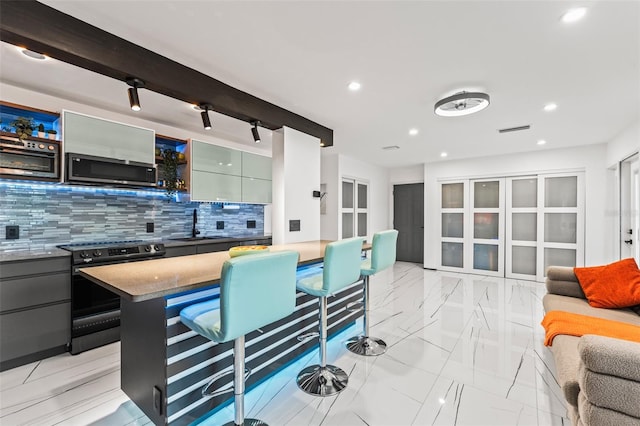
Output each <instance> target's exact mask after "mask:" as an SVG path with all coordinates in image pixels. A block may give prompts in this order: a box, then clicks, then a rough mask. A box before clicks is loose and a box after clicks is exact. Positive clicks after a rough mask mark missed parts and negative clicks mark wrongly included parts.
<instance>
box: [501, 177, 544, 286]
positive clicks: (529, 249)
mask: <svg viewBox="0 0 640 426" xmlns="http://www.w3.org/2000/svg"><path fill="white" fill-rule="evenodd" d="M506 194H507V200H506V217H505V220H506V239H505V245H506V249H505V251H506V253H505V276H506V277H507V278H516V279H525V280H536V279H537V270H538V267H537V259H538V255H537V246H538V244H537V241H538V178H537V176H524V177H517V178H516V177H514V178H508V179H507V180H506Z"/></svg>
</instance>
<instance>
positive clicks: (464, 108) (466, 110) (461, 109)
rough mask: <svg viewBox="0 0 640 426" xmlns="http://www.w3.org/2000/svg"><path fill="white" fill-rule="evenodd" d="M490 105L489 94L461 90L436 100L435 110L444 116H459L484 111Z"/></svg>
mask: <svg viewBox="0 0 640 426" xmlns="http://www.w3.org/2000/svg"><path fill="white" fill-rule="evenodd" d="M488 106H489V95H487V94H486V93H481V92H464V91H463V92H460V93H456V94H455V95H451V96H448V97H446V98H443V99H440V100H439V101H438V102H436V105H435V107H434V112H435V113H436V115H440V116H442V117H458V116H461V115H469V114H473V113H474V112H478V111H482V110H483V109H485V108H486V107H488Z"/></svg>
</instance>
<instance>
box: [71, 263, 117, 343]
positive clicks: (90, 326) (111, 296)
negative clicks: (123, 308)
mask: <svg viewBox="0 0 640 426" xmlns="http://www.w3.org/2000/svg"><path fill="white" fill-rule="evenodd" d="M71 319H72V322H73V324H72V330H71V336H72V337H78V336H85V335H88V334H91V333H96V332H99V331H102V330H106V329H109V328H113V327H117V326H119V325H120V296H118V295H117V294H115V293H113V292H111V291H109V290H107V289H106V288H104V287H102V286H100V285H98V284H95V283H93V282H91V281H89V280H88V279H86V278H85V277H83V276H81V275H80V274H78V273H77V272H76V273H74V274H73V275H72V286H71Z"/></svg>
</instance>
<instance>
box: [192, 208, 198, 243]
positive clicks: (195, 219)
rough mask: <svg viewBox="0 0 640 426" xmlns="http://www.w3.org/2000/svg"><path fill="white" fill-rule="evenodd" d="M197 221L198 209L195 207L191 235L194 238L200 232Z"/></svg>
mask: <svg viewBox="0 0 640 426" xmlns="http://www.w3.org/2000/svg"><path fill="white" fill-rule="evenodd" d="M196 223H198V209H193V226H192V227H191V236H192V237H193V238H195V237H196V235H198V234H199V233H200V231H198V230H197V229H196Z"/></svg>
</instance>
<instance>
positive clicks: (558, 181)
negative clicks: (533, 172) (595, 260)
mask: <svg viewBox="0 0 640 426" xmlns="http://www.w3.org/2000/svg"><path fill="white" fill-rule="evenodd" d="M538 205H539V206H540V209H539V214H538V241H539V242H540V244H539V245H538V251H537V256H538V259H542V261H538V271H537V275H538V277H540V278H541V277H544V276H545V274H546V270H547V268H548V267H549V266H551V265H555V266H584V173H570V174H548V175H540V176H539V179H538Z"/></svg>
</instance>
